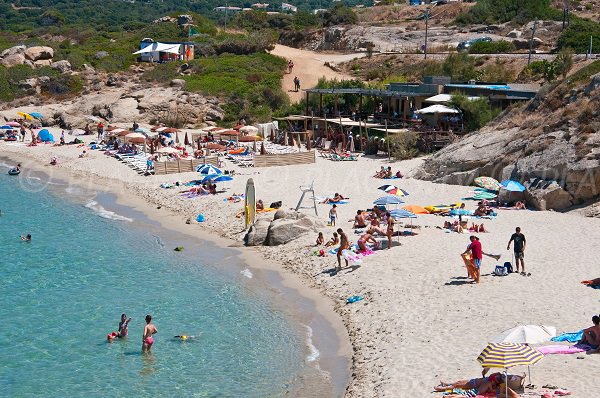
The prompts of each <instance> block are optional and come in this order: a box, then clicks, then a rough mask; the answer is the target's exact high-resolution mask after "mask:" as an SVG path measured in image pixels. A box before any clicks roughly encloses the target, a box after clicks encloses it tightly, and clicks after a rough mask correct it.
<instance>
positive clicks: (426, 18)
mask: <svg viewBox="0 0 600 398" xmlns="http://www.w3.org/2000/svg"><path fill="white" fill-rule="evenodd" d="M429 10H430V8H427V11H426V12H425V48H424V51H423V52H424V53H425V59H427V36H428V33H429Z"/></svg>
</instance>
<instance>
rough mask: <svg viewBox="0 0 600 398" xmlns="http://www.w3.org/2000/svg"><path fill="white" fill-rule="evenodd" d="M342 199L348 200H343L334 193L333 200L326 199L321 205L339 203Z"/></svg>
mask: <svg viewBox="0 0 600 398" xmlns="http://www.w3.org/2000/svg"><path fill="white" fill-rule="evenodd" d="M344 199H348V198H345V197H343V196H342V195H340V194H339V193H337V192H336V193H335V195H333V198H327V199H325V200H324V201H323V202H321V203H340V202H341V201H342V200H344Z"/></svg>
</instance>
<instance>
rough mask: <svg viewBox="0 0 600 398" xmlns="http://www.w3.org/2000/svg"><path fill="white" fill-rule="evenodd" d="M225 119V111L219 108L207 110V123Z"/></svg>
mask: <svg viewBox="0 0 600 398" xmlns="http://www.w3.org/2000/svg"><path fill="white" fill-rule="evenodd" d="M224 118H225V111H223V109H221V108H220V107H218V106H211V107H210V108H208V109H207V110H206V113H205V119H206V120H207V121H215V120H223V119H224Z"/></svg>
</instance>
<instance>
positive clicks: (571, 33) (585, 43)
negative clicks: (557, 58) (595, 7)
mask: <svg viewBox="0 0 600 398" xmlns="http://www.w3.org/2000/svg"><path fill="white" fill-rule="evenodd" d="M590 37H591V38H592V43H593V44H594V47H595V48H600V23H598V22H594V21H590V20H588V19H581V18H577V17H571V23H570V24H569V26H568V27H567V29H565V30H564V31H563V32H562V33H561V35H560V37H559V38H558V42H557V45H558V47H559V48H566V47H569V48H571V49H573V50H574V51H575V52H577V53H587V52H588V50H589V46H590ZM595 52H596V53H597V52H598V50H595Z"/></svg>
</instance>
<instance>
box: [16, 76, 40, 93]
mask: <svg viewBox="0 0 600 398" xmlns="http://www.w3.org/2000/svg"><path fill="white" fill-rule="evenodd" d="M39 85H40V82H39V80H38V79H36V78H35V77H32V78H30V79H25V80H21V81H20V82H19V88H20V89H21V90H32V89H35V88H36V87H38V86H39Z"/></svg>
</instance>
